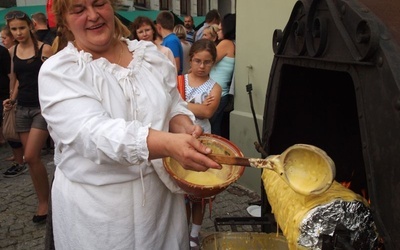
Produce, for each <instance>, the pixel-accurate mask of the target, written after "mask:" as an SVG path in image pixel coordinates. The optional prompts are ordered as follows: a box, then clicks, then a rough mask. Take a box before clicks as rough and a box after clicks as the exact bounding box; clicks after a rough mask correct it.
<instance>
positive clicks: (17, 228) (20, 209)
mask: <svg viewBox="0 0 400 250" xmlns="http://www.w3.org/2000/svg"><path fill="white" fill-rule="evenodd" d="M10 154H11V149H10V148H0V173H4V172H5V171H6V170H7V169H8V168H9V167H10V166H11V164H10V162H6V161H4V160H3V159H5V158H7V157H9V156H10ZM42 160H43V162H44V164H45V166H46V168H47V171H48V173H49V180H51V179H52V178H53V173H54V163H53V156H52V155H51V154H46V155H44V156H42ZM259 199H260V197H259V196H258V195H257V193H256V192H253V191H252V190H248V189H246V188H244V187H243V186H241V185H238V184H232V185H231V186H229V187H228V188H227V189H226V190H224V191H223V192H221V193H220V194H218V195H217V196H216V199H215V200H214V202H213V204H212V213H211V216H210V215H209V208H208V206H207V207H206V214H205V217H204V220H203V226H202V230H201V235H204V234H210V233H213V232H215V227H214V220H215V219H216V218H225V217H250V215H249V214H248V213H247V210H246V208H247V207H248V206H249V203H250V202H254V201H257V200H259ZM36 205H37V199H36V194H35V191H34V189H33V186H32V181H31V178H30V175H29V172H26V173H25V174H23V175H20V176H18V177H15V178H4V177H3V176H2V175H0V249H1V250H43V249H44V242H45V232H46V225H45V224H41V225H35V224H33V223H32V221H31V220H32V216H33V215H34V212H35V209H36ZM238 228H239V229H242V228H244V229H246V230H248V227H247V228H246V227H238ZM220 230H221V231H229V230H230V228H229V227H227V229H220Z"/></svg>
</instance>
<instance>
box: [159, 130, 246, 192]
mask: <svg viewBox="0 0 400 250" xmlns="http://www.w3.org/2000/svg"><path fill="white" fill-rule="evenodd" d="M199 140H200V141H201V143H203V144H204V145H206V146H207V147H209V148H211V149H212V151H213V153H215V154H224V155H230V156H240V157H243V153H242V152H241V151H240V150H239V148H238V147H237V146H236V145H234V144H233V143H232V142H231V141H229V140H227V139H225V138H223V137H221V136H217V135H212V134H204V135H202V136H200V137H199ZM163 163H164V167H165V169H166V170H167V172H168V173H169V174H170V175H171V176H172V177H173V178H174V179H175V181H176V183H177V184H178V186H179V187H181V188H182V189H183V190H184V191H185V192H186V193H187V194H190V195H193V196H196V197H199V198H204V197H210V196H213V195H216V194H218V193H220V192H222V191H224V190H225V189H226V188H227V187H228V186H229V185H230V184H232V183H233V182H235V181H236V180H238V179H239V178H240V176H242V175H243V172H244V169H245V167H244V166H234V165H224V164H223V165H222V169H220V170H218V169H208V170H207V171H205V172H196V171H191V170H186V169H184V168H183V167H182V166H181V165H180V164H179V163H178V162H177V161H176V160H175V159H173V158H171V157H167V158H164V159H163Z"/></svg>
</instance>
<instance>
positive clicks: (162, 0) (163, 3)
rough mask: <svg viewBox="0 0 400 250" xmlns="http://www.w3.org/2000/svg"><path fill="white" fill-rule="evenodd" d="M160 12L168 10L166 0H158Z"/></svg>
mask: <svg viewBox="0 0 400 250" xmlns="http://www.w3.org/2000/svg"><path fill="white" fill-rule="evenodd" d="M160 10H169V3H168V0H160Z"/></svg>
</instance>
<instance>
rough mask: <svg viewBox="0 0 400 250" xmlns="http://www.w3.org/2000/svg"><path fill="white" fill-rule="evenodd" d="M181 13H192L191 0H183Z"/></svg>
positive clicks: (183, 14)
mask: <svg viewBox="0 0 400 250" xmlns="http://www.w3.org/2000/svg"><path fill="white" fill-rule="evenodd" d="M181 15H182V16H185V15H191V12H190V0H181Z"/></svg>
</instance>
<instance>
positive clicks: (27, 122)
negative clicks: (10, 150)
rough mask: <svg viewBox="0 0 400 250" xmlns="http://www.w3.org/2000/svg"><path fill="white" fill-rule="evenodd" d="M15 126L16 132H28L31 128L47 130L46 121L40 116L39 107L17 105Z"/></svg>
mask: <svg viewBox="0 0 400 250" xmlns="http://www.w3.org/2000/svg"><path fill="white" fill-rule="evenodd" d="M15 127H16V129H15V130H16V131H17V132H18V133H24V132H29V131H30V130H31V128H37V129H41V130H46V131H47V122H46V120H45V119H44V118H43V116H42V113H41V110H40V107H22V106H18V105H17V111H16V113H15Z"/></svg>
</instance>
